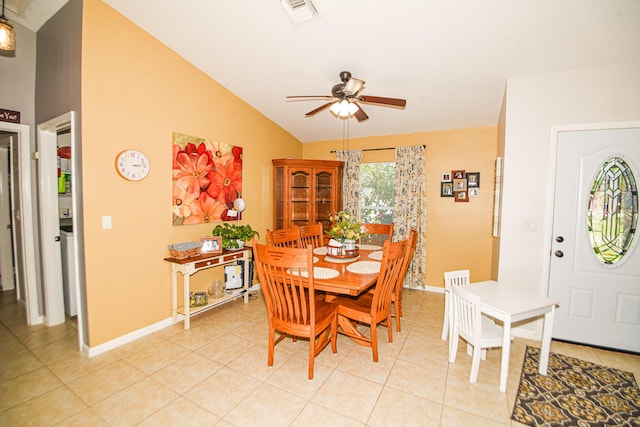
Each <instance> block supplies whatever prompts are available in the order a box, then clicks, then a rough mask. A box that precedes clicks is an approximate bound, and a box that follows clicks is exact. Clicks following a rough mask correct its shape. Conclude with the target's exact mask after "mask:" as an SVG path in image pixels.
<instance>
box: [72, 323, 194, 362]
mask: <svg viewBox="0 0 640 427" xmlns="http://www.w3.org/2000/svg"><path fill="white" fill-rule="evenodd" d="M181 318H184V316H182V315H179V316H178V321H180V320H182V319H181ZM172 324H173V322H172V320H171V318H170V317H169V318H168V319H165V320H162V321H160V322H157V323H154V324H152V325H149V326H146V327H144V328H142V329H138V330H137V331H133V332H130V333H128V334H125V335H122V336H120V337H118V338H116V339H114V340H111V341H107V342H105V343H103V344H99V345H97V346H95V347H88V346H86V345H85V349H84V350H85V352H86V354H87V355H88V356H89V357H94V356H97V355H99V354H102V353H106V352H107V351H111V350H113V349H114V348H118V347H120V346H123V345H125V344H128V343H130V342H133V341H135V340H137V339H140V338H142V337H145V336H147V335H151V334H152V333H154V332H157V331H159V330H161V329H164V328H166V327H168V326H171V325H172Z"/></svg>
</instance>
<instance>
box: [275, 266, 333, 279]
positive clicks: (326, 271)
mask: <svg viewBox="0 0 640 427" xmlns="http://www.w3.org/2000/svg"><path fill="white" fill-rule="evenodd" d="M287 271H288V272H289V271H291V270H287ZM293 275H294V276H297V275H298V271H297V270H296V271H294V272H293ZM339 275H340V273H339V272H338V270H334V269H332V268H325V267H313V278H314V279H333V278H334V277H338V276H339ZM302 277H309V272H308V271H307V270H303V271H302Z"/></svg>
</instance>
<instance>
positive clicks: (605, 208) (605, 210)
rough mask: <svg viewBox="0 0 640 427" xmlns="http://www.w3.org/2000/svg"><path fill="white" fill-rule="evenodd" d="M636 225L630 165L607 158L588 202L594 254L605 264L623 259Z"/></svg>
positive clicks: (590, 233)
mask: <svg viewBox="0 0 640 427" xmlns="http://www.w3.org/2000/svg"><path fill="white" fill-rule="evenodd" d="M637 225H638V186H637V184H636V178H635V176H634V175H633V172H632V170H631V168H630V167H629V165H628V164H627V163H626V162H625V161H624V160H623V159H621V158H620V157H610V158H609V159H607V160H606V161H605V162H604V163H603V164H602V165H601V166H600V168H599V169H598V171H597V172H596V175H595V178H594V179H593V182H592V184H591V191H590V193H589V202H588V203H587V226H588V234H589V237H590V241H591V246H592V247H593V251H594V253H595V255H596V256H597V257H598V259H599V260H600V261H602V262H603V263H604V264H615V263H617V262H619V261H620V260H622V259H623V258H624V256H625V254H626V253H627V251H628V250H629V248H631V244H632V243H633V239H634V237H635V234H636V229H637Z"/></svg>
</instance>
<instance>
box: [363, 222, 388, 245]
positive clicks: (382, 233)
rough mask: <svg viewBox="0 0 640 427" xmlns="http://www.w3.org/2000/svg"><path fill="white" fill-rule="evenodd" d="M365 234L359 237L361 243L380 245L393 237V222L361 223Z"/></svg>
mask: <svg viewBox="0 0 640 427" xmlns="http://www.w3.org/2000/svg"><path fill="white" fill-rule="evenodd" d="M362 227H363V228H364V229H365V230H366V231H367V235H366V236H365V237H363V238H362V239H360V243H361V244H363V245H376V246H382V245H384V242H386V241H387V240H392V238H393V223H391V224H362Z"/></svg>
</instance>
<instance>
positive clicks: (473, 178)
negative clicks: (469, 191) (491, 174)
mask: <svg viewBox="0 0 640 427" xmlns="http://www.w3.org/2000/svg"><path fill="white" fill-rule="evenodd" d="M467 187H469V188H472V187H476V188H479V187H480V172H467Z"/></svg>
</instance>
